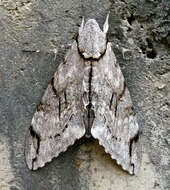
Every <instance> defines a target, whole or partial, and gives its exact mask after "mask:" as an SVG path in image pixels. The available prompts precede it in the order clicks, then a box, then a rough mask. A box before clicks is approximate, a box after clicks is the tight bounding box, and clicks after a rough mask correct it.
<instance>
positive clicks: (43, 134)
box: [25, 16, 142, 174]
mask: <svg viewBox="0 0 170 190" xmlns="http://www.w3.org/2000/svg"><path fill="white" fill-rule="evenodd" d="M108 17H109V16H107V18H106V21H105V23H104V25H103V31H102V30H101V29H100V27H99V25H98V23H97V22H96V20H94V19H90V20H88V21H87V22H86V23H84V18H83V20H82V23H81V26H80V28H79V34H78V38H77V40H75V41H74V42H73V44H72V46H71V48H70V50H69V51H68V53H67V55H66V57H65V60H64V62H63V63H61V64H60V65H59V67H58V68H57V71H56V72H55V74H54V77H53V78H52V80H51V83H50V84H49V85H48V87H47V89H46V91H45V93H44V95H43V97H42V100H41V103H40V104H39V105H38V106H37V109H36V112H35V114H34V116H33V119H32V122H31V126H30V127H29V130H28V134H27V137H26V147H25V156H26V163H27V165H28V168H29V169H31V170H36V169H38V168H39V167H43V166H44V165H45V164H46V163H47V162H50V161H51V160H52V159H53V158H55V157H57V156H58V155H59V154H60V153H61V152H64V151H66V150H67V148H68V147H69V146H70V145H73V144H74V142H75V141H76V140H77V139H80V138H81V137H83V136H86V137H90V136H92V137H94V138H95V139H98V141H99V144H100V145H102V146H103V147H104V148H105V152H106V153H109V154H110V155H111V158H112V159H114V160H116V161H117V163H118V164H119V165H121V166H122V168H123V169H124V170H126V171H128V172H129V173H130V174H136V173H137V172H138V170H139V168H140V164H141V152H142V151H141V142H140V130H139V126H138V123H137V120H136V116H135V110H134V107H133V105H132V100H131V97H130V94H129V90H128V88H127V87H126V85H125V80H124V77H123V74H122V72H121V70H120V66H119V65H118V63H117V62H116V58H115V55H114V53H113V51H112V49H111V43H110V42H108V41H107V31H108V28H109V25H108Z"/></svg>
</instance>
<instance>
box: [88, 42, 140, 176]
mask: <svg viewBox="0 0 170 190" xmlns="http://www.w3.org/2000/svg"><path fill="white" fill-rule="evenodd" d="M94 67H96V75H97V73H99V75H98V76H99V77H98V79H97V80H98V87H96V89H95V90H94V91H95V92H94V93H96V94H98V101H97V106H96V110H95V119H94V123H93V126H92V129H91V133H92V136H93V137H94V138H97V139H98V140H99V143H100V144H101V145H103V146H104V148H105V151H106V152H107V153H110V155H111V157H112V158H113V159H115V160H116V161H117V163H118V164H120V165H121V166H122V168H123V169H124V170H127V171H129V173H130V174H136V173H137V171H138V170H139V168H140V162H141V145H140V140H139V127H138V124H137V121H136V116H135V111H134V108H133V105H132V101H131V97H130V94H129V91H128V89H127V87H126V85H125V81H124V77H123V75H122V72H121V70H120V67H119V65H118V64H117V63H116V58H115V56H114V53H113V52H112V49H111V44H110V43H108V45H107V49H106V52H105V55H104V56H103V57H102V58H101V59H100V60H99V62H98V63H97V64H96V65H95V64H94ZM94 75H95V74H94Z"/></svg>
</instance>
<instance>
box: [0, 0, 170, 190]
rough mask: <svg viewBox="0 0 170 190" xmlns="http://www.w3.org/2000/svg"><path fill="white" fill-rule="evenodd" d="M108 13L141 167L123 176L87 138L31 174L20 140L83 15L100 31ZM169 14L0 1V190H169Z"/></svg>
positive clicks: (146, 6)
mask: <svg viewBox="0 0 170 190" xmlns="http://www.w3.org/2000/svg"><path fill="white" fill-rule="evenodd" d="M108 11H110V19H109V23H110V27H109V33H108V39H109V41H110V42H111V43H112V49H113V51H114V52H115V56H116V58H117V61H118V63H119V64H120V67H121V69H122V72H123V74H124V77H125V81H126V83H127V86H128V89H129V91H130V93H131V97H132V100H133V102H134V107H135V108H136V112H137V117H138V121H139V125H140V126H141V127H142V129H143V132H142V133H143V136H142V142H143V147H144V150H143V154H144V156H143V162H142V166H141V170H140V172H139V174H138V175H137V176H129V175H128V174H127V173H126V172H123V171H122V170H121V169H120V168H119V167H118V166H117V165H116V164H113V161H112V159H110V156H109V155H108V154H105V153H104V150H103V149H102V148H101V146H98V142H96V141H94V140H91V141H90V142H89V141H88V142H86V141H85V142H83V143H82V142H81V141H78V142H77V143H76V144H75V145H74V146H72V147H71V148H69V149H68V151H67V152H66V153H63V154H61V155H60V156H59V157H58V158H57V159H55V160H54V161H53V162H51V163H50V164H47V165H46V167H44V168H42V169H40V170H38V171H36V172H31V171H29V170H28V169H27V166H26V163H25V162H24V159H23V158H24V143H25V135H26V132H27V129H28V126H29V125H30V123H31V119H32V117H33V114H34V112H35V110H36V105H37V104H39V103H40V99H41V97H42V95H43V93H44V90H45V89H46V88H47V85H48V84H49V83H50V81H51V77H52V76H53V74H54V72H55V71H56V69H57V66H58V65H59V63H61V62H62V61H63V59H64V55H65V53H66V52H67V50H68V46H69V44H68V42H69V43H71V42H72V41H73V38H75V36H76V35H77V31H78V27H79V25H80V23H81V19H82V16H84V17H85V18H95V19H96V20H97V22H98V23H99V24H100V26H102V24H103V23H104V20H105V15H106V14H107V13H108ZM169 13H170V2H169V1H168V0H155V1H149V0H141V1H132V0H115V1H112V0H110V1H109V0H106V1H105V0H99V1H88V0H87V1H78V0H69V1H68V0H64V1H63V0H62V1H54V0H48V1H41V0H38V1H35V0H16V1H12V0H1V1H0V18H1V19H0V89H1V90H0V113H1V114H0V118H1V119H0V126H1V127H0V189H2V190H7V189H12V190H14V189H15V190H16V189H18V190H25V189H26V190H30V189H31V190H34V189H35V190H37V189H38V190H40V189H41V190H46V189H52V190H53V189H55V190H56V189H58V190H61V189H65V190H71V189H75V190H78V189H90V190H100V189H108V190H110V189H120V190H124V189H127V190H133V189H134V190H136V187H137V188H138V190H143V189H146V190H152V189H154V190H155V189H156V190H169V189H170V180H169V179H170V140H169V139H170V136H169V134H170V133H169V131H170V36H169V20H170V14H169ZM23 50H26V51H24V52H23ZM36 50H40V51H39V52H34V51H36ZM56 52H57V53H56ZM148 179H149V180H148Z"/></svg>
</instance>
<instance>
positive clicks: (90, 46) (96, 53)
mask: <svg viewBox="0 0 170 190" xmlns="http://www.w3.org/2000/svg"><path fill="white" fill-rule="evenodd" d="M108 19H109V14H108V15H107V17H106V21H105V23H104V25H103V31H102V30H101V29H100V27H99V25H98V23H97V22H96V20H94V19H90V20H88V21H87V22H86V24H84V18H83V19H82V23H81V26H80V28H79V35H78V48H79V51H80V53H81V54H82V55H83V57H84V58H85V59H88V58H93V59H99V58H100V56H101V55H102V54H104V52H105V50H106V45H107V37H106V34H107V31H108V28H109V25H108Z"/></svg>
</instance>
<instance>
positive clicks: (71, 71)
mask: <svg viewBox="0 0 170 190" xmlns="http://www.w3.org/2000/svg"><path fill="white" fill-rule="evenodd" d="M83 66H84V64H83V59H82V58H81V57H80V56H79V53H78V50H77V44H76V42H74V43H73V45H72V47H71V49H70V50H69V52H68V54H67V56H66V58H65V61H64V63H62V64H60V65H59V67H58V68H57V71H56V73H55V74H54V77H53V79H52V81H51V84H49V85H48V87H47V89H46V91H45V94H44V96H43V98H42V101H41V103H40V104H39V105H38V106H37V110H36V112H35V114H34V116H33V119H32V123H31V126H30V128H29V132H28V135H27V137H26V148H25V156H26V162H27V165H28V167H29V169H32V170H36V169H37V168H39V167H43V166H44V165H45V163H47V162H50V161H51V160H52V158H54V157H57V156H58V155H59V153H61V152H64V151H65V150H66V149H67V148H68V146H70V145H72V144H73V143H74V142H75V140H76V139H79V138H81V137H82V136H83V135H84V134H85V127H84V123H83V118H82V114H83V113H82V110H83V109H82V107H81V106H82V103H81V102H80V101H81V98H80V96H81V91H82V85H81V82H82V77H83Z"/></svg>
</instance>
